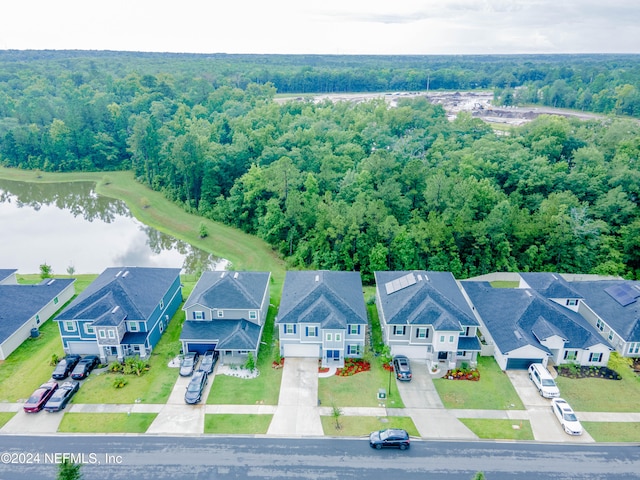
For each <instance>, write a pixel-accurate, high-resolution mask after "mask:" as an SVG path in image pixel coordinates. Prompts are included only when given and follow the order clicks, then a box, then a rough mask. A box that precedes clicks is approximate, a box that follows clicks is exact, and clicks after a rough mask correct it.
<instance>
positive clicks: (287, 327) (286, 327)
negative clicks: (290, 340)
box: [284, 323, 296, 335]
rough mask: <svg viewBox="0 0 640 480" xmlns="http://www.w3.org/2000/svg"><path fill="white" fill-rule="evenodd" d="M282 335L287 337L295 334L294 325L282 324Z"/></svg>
mask: <svg viewBox="0 0 640 480" xmlns="http://www.w3.org/2000/svg"><path fill="white" fill-rule="evenodd" d="M284 333H285V334H287V335H292V334H294V333H296V324H295V323H285V324H284Z"/></svg>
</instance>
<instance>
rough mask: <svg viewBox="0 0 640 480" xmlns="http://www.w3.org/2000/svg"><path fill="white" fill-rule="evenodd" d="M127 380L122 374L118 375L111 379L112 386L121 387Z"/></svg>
mask: <svg viewBox="0 0 640 480" xmlns="http://www.w3.org/2000/svg"><path fill="white" fill-rule="evenodd" d="M127 383H129V381H128V380H127V379H126V378H124V377H123V376H122V375H118V376H117V377H116V378H114V379H113V387H114V388H123V387H124V386H125V385H126V384H127Z"/></svg>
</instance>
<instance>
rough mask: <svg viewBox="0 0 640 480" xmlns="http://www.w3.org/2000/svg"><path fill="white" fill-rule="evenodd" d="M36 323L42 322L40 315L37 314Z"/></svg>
mask: <svg viewBox="0 0 640 480" xmlns="http://www.w3.org/2000/svg"><path fill="white" fill-rule="evenodd" d="M36 324H37V325H39V324H40V315H36Z"/></svg>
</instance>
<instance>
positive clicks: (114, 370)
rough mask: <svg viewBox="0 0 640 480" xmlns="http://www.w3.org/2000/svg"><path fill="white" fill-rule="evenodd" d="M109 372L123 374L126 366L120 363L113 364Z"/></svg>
mask: <svg viewBox="0 0 640 480" xmlns="http://www.w3.org/2000/svg"><path fill="white" fill-rule="evenodd" d="M108 370H109V371H110V372H112V373H121V372H123V371H124V365H122V364H121V363H120V362H113V363H112V364H111V365H109V368H108Z"/></svg>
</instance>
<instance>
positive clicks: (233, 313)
mask: <svg viewBox="0 0 640 480" xmlns="http://www.w3.org/2000/svg"><path fill="white" fill-rule="evenodd" d="M270 281H271V273H270V272H235V271H213V272H212V271H208V272H204V273H203V274H202V276H201V277H200V278H199V279H198V283H197V284H196V286H195V288H194V289H193V291H192V292H191V295H189V298H188V299H187V301H186V302H185V304H184V306H183V308H182V309H183V310H184V311H185V322H184V325H183V326H182V333H181V334H180V341H181V342H182V351H183V352H198V353H204V352H205V351H207V350H217V351H218V352H219V354H220V360H221V363H243V362H245V361H246V359H247V357H248V355H249V353H252V354H253V355H254V358H257V356H258V350H259V348H260V338H261V337H262V330H263V328H264V324H265V322H266V319H267V313H268V311H269V284H270Z"/></svg>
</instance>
